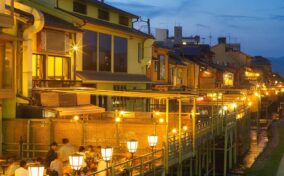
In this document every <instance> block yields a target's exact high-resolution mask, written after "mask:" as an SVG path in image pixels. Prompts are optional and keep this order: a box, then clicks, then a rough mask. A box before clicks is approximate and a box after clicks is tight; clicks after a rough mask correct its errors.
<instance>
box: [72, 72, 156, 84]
mask: <svg viewBox="0 0 284 176" xmlns="http://www.w3.org/2000/svg"><path fill="white" fill-rule="evenodd" d="M76 73H77V76H78V77H79V78H80V79H82V80H83V83H98V82H104V83H108V82H109V83H118V82H119V83H135V84H137V83H152V82H151V80H149V79H148V78H147V76H146V75H140V74H128V73H111V72H95V71H77V72H76Z"/></svg>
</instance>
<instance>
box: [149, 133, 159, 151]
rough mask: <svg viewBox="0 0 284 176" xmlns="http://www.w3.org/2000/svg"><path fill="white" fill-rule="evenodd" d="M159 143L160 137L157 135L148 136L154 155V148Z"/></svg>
mask: <svg viewBox="0 0 284 176" xmlns="http://www.w3.org/2000/svg"><path fill="white" fill-rule="evenodd" d="M157 143H158V136H157V135H156V134H152V135H149V136H148V144H149V146H150V147H151V149H152V153H153V152H154V148H155V147H156V145H157Z"/></svg>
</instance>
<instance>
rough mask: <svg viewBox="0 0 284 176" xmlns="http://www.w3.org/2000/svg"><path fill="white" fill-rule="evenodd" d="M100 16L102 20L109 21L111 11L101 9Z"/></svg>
mask: <svg viewBox="0 0 284 176" xmlns="http://www.w3.org/2000/svg"><path fill="white" fill-rule="evenodd" d="M98 18H99V19H101V20H106V21H109V12H108V11H106V10H102V9H99V11H98Z"/></svg>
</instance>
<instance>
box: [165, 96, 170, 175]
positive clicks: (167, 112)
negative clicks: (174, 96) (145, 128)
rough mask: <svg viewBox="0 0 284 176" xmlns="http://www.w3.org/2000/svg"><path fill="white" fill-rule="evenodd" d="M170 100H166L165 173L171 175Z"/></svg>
mask: <svg viewBox="0 0 284 176" xmlns="http://www.w3.org/2000/svg"><path fill="white" fill-rule="evenodd" d="M168 133H169V99H166V145H165V173H166V175H168V173H169V134H168Z"/></svg>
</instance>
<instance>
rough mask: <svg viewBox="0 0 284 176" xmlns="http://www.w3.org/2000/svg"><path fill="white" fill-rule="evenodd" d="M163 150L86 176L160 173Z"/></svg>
mask: <svg viewBox="0 0 284 176" xmlns="http://www.w3.org/2000/svg"><path fill="white" fill-rule="evenodd" d="M164 156H165V155H164V149H160V150H156V151H153V152H151V153H148V154H146V155H143V156H140V157H137V158H133V159H131V160H127V161H125V162H121V163H118V164H113V165H111V166H110V167H107V168H106V169H103V170H100V171H97V172H93V173H91V174H88V175H90V176H91V175H92V176H93V175H94V176H95V175H98V174H102V173H106V172H108V173H110V174H109V175H111V176H114V175H123V174H124V173H125V174H127V175H132V176H134V175H145V174H147V173H150V172H151V173H154V175H155V173H156V172H161V171H162V169H163V163H164Z"/></svg>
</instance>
